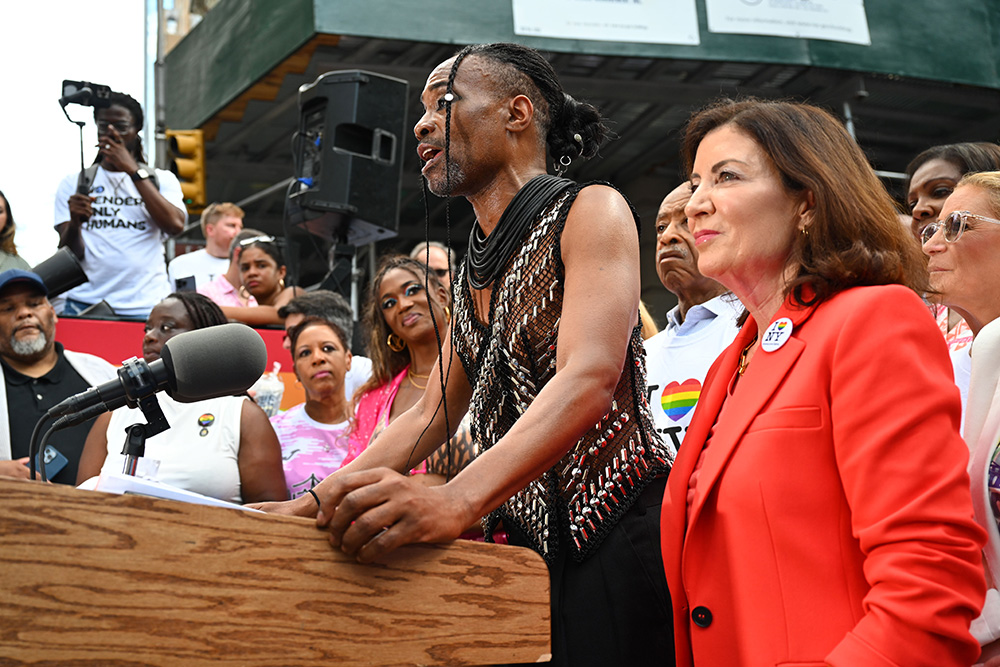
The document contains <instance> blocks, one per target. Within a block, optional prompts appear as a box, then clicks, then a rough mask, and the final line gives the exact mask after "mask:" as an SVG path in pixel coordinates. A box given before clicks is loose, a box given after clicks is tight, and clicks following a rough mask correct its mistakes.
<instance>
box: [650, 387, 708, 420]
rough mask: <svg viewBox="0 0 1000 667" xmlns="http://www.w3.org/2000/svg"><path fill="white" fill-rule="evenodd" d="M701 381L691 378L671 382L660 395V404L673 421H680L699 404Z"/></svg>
mask: <svg viewBox="0 0 1000 667" xmlns="http://www.w3.org/2000/svg"><path fill="white" fill-rule="evenodd" d="M699 396H701V382H699V381H698V380H695V379H694V378H691V379H689V380H685V381H684V382H682V383H681V382H676V381H674V382H671V383H670V384H668V385H667V386H666V387H664V389H663V393H662V394H661V395H660V406H661V407H662V408H663V412H664V414H666V415H667V417H670V419H671V420H672V421H675V422H676V421H680V420H681V419H684V417H686V416H687V414H688V413H689V412H691V410H693V409H694V406H695V405H697V404H698V397H699Z"/></svg>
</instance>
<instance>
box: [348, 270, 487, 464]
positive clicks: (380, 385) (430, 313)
mask: <svg viewBox="0 0 1000 667" xmlns="http://www.w3.org/2000/svg"><path fill="white" fill-rule="evenodd" d="M450 306H451V297H450V295H449V293H448V290H446V289H445V288H444V286H443V285H442V284H441V281H440V280H438V277H437V276H436V275H435V274H434V272H433V271H428V270H427V267H426V266H425V265H424V264H423V263H421V262H418V261H417V260H414V259H410V258H409V257H406V256H404V255H391V256H389V257H386V258H384V259H383V260H382V262H381V264H380V265H379V269H378V271H377V272H376V273H375V276H374V278H373V279H372V281H371V283H370V286H369V293H368V300H367V303H366V304H365V309H364V313H363V315H362V318H363V320H364V325H365V330H366V331H367V332H368V356H369V357H370V358H371V360H372V377H371V379H370V380H369V381H368V382H367V383H365V384H364V385H362V386H361V387H360V388H359V389H358V391H357V393H356V394H355V396H354V402H355V406H356V407H355V414H354V418H355V422H354V424H353V427H352V430H351V435H350V451H349V453H348V455H347V458H346V459H345V461H344V464H345V465H346V464H347V463H349V462H350V461H351V460H353V459H354V458H355V457H356V456H357V455H358V454H360V453H361V452H362V451H364V449H365V448H366V447H367V446H368V443H369V442H371V441H372V439H373V438H374V436H375V435H376V434H378V433H379V432H380V431H381V430H382V429H384V428H385V427H386V426H387V425H388V424H389V422H391V421H392V420H393V419H395V418H396V416H397V415H400V414H402V413H404V412H406V411H407V410H408V409H410V408H411V407H412V406H413V404H414V403H416V402H417V399H419V398H420V396H421V395H422V394H423V393H424V388H425V387H426V386H427V383H428V382H434V381H436V378H435V377H432V376H431V368H432V367H433V366H434V363H435V362H436V361H437V358H438V345H439V342H440V344H441V345H444V344H445V343H446V342H447V340H448V323H449V321H450V320H451V310H450ZM445 372H447V369H445ZM456 439H459V440H462V441H464V442H466V443H467V442H468V434H467V431H460V433H459V435H458V436H456ZM462 452H464V453H465V454H462ZM468 452H469V447H467V446H461V444H460V445H459V446H457V447H456V446H455V444H454V443H453V445H452V448H451V452H448V448H447V446H445V447H442V448H441V450H440V451H439V452H438V453H437V454H435V455H434V456H432V457H431V459H430V460H429V461H431V469H432V470H437V466H436V465H435V464H434V459H435V458H437V457H438V456H440V457H442V458H445V459H446V458H447V457H448V456H449V454H450V457H451V459H452V465H450V466H449V465H447V461H445V466H444V467H445V469H446V470H447V469H452V470H456V469H457V467H456V465H455V464H457V463H459V461H457V460H456V459H458V458H466V459H467V458H469V455H468ZM466 462H467V461H466ZM418 470H419V472H425V468H424V466H423V465H422V464H421V466H420V468H419V469H418ZM428 481H430V479H428Z"/></svg>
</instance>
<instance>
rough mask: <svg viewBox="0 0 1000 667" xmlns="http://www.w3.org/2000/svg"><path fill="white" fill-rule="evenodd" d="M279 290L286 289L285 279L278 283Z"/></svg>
mask: <svg viewBox="0 0 1000 667" xmlns="http://www.w3.org/2000/svg"><path fill="white" fill-rule="evenodd" d="M278 289H285V279H284V278H282V279H281V280H279V281H278Z"/></svg>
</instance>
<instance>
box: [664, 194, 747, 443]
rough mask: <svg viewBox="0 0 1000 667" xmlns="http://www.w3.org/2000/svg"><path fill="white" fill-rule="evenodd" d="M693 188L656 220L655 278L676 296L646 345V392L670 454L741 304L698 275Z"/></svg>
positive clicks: (670, 201)
mask: <svg viewBox="0 0 1000 667" xmlns="http://www.w3.org/2000/svg"><path fill="white" fill-rule="evenodd" d="M690 198H691V185H690V184H689V183H683V184H681V185H680V186H678V187H677V188H676V189H675V190H674V191H673V192H671V193H670V194H669V195H667V196H666V198H665V199H664V200H663V203H662V204H660V210H659V212H658V213H657V215H656V273H657V275H658V276H659V277H660V282H662V283H663V286H664V287H666V288H667V289H668V290H670V291H671V292H673V293H674V294H675V295H676V296H677V305H676V306H675V307H674V308H672V309H671V310H670V312H668V313H667V327H666V329H664V330H663V331H661V332H660V333H658V334H656V335H655V336H653V337H652V338H650V339H649V340H647V341H646V342H645V346H646V393H647V397H648V399H649V407H650V410H651V412H652V414H653V424H654V426H655V427H656V430H657V431H658V432H659V433H660V435H661V436H662V437H663V441H664V442H665V443H666V444H667V446H668V447H670V448H671V449H672V450H673V451H674V452H676V450H677V448H678V447H680V444H681V441H682V440H683V439H684V433H685V431H687V427H688V424H690V423H691V415H692V414H693V413H694V408H695V405H697V403H698V398H699V397H700V396H701V383H702V381H703V380H704V379H705V375H706V374H708V369H709V368H710V367H711V366H712V363H713V362H714V361H715V359H716V357H718V356H719V354H720V353H721V352H722V351H723V350H724V349H726V347H728V346H729V344H730V343H731V342H733V339H734V338H735V337H736V332H737V331H738V330H739V327H738V326H737V324H736V322H737V319H738V318H739V316H740V314H741V313H742V312H743V305H742V304H741V303H740V302H739V301H738V300H737V299H736V297H734V296H733V295H732V294H728V293H726V288H724V287H723V286H722V285H720V284H719V283H717V282H715V281H714V280H712V279H711V278H706V277H705V276H703V275H701V273H700V272H699V271H698V249H697V248H696V247H695V243H694V237H693V236H692V235H691V232H690V231H689V230H688V224H687V217H686V216H685V215H684V206H685V205H686V204H687V202H688V200H689V199H690Z"/></svg>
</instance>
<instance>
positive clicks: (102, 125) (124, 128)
mask: <svg viewBox="0 0 1000 667" xmlns="http://www.w3.org/2000/svg"><path fill="white" fill-rule="evenodd" d="M110 127H113V128H115V129H116V130H117V131H118V134H125V133H126V132H128V131H129V130H131V129H132V124H131V123H109V122H107V121H103V120H99V121H97V132H98V134H103V133H105V132H107V131H108V128H110Z"/></svg>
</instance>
